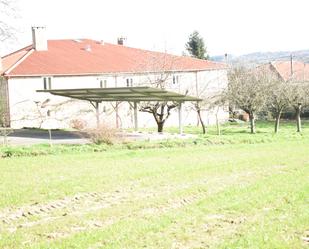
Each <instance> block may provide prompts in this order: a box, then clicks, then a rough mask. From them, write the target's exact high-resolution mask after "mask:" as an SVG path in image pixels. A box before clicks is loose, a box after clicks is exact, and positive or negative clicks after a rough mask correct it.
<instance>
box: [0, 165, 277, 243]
mask: <svg viewBox="0 0 309 249" xmlns="http://www.w3.org/2000/svg"><path fill="white" fill-rule="evenodd" d="M276 169H277V168H276V167H274V171H275V170H276ZM274 171H272V173H268V174H265V173H264V172H262V174H260V177H267V175H271V174H274V173H275V172H274ZM258 178H259V177H257V174H256V172H254V171H252V172H248V171H244V172H237V173H236V174H231V175H225V176H221V177H214V178H210V179H199V180H197V181H192V182H190V183H186V184H181V185H179V184H176V185H166V186H161V187H157V188H156V189H155V190H154V189H152V190H147V189H141V190H140V191H136V190H135V189H134V188H131V189H129V191H128V189H124V190H117V191H115V192H110V193H106V192H103V193H99V192H93V193H84V194H78V195H75V196H73V197H67V198H64V199H60V200H56V201H53V202H50V203H47V204H35V205H28V206H24V207H21V208H19V209H17V210H7V211H6V212H2V213H1V214H0V217H2V222H3V224H4V227H5V229H6V230H7V231H9V232H11V233H14V232H16V231H17V230H18V229H21V228H23V229H28V228H30V227H33V226H36V225H42V224H46V223H47V224H49V223H51V222H54V221H56V220H61V219H63V218H65V216H72V217H83V216H84V215H87V214H89V213H90V214H93V213H96V212H97V211H100V210H102V209H106V208H111V207H113V206H122V205H126V203H128V202H132V201H134V202H135V201H137V202H140V201H144V200H145V199H146V200H148V199H151V198H154V199H155V198H157V197H160V196H167V197H168V196H170V195H173V194H175V193H177V191H186V190H189V189H190V188H192V187H197V186H201V187H205V186H207V187H208V186H212V188H209V189H207V190H204V191H197V192H194V193H193V194H192V195H188V196H185V197H181V198H179V197H176V198H169V199H168V200H167V201H166V202H164V203H163V204H161V205H157V206H155V207H154V206H151V205H150V206H148V207H146V208H142V209H139V210H136V211H135V212H133V213H131V214H124V215H120V216H117V217H110V218H108V219H107V220H105V221H103V222H102V221H97V220H91V221H89V222H87V223H86V225H84V226H80V227H77V226H74V225H73V226H72V225H71V227H69V229H68V230H69V232H67V233H61V232H54V233H49V234H45V235H44V236H45V237H46V238H47V239H49V240H50V239H51V240H54V239H62V238H66V237H69V236H71V235H73V234H76V233H78V232H81V231H85V230H91V229H103V228H106V227H108V226H110V225H113V224H115V223H117V222H118V221H120V220H123V219H128V218H130V217H136V218H145V217H149V216H150V217H152V216H158V215H164V214H166V213H168V212H170V211H173V210H177V209H181V208H184V207H185V206H188V205H192V204H193V203H196V202H198V201H200V200H202V199H203V198H207V196H210V195H213V194H216V193H219V192H220V191H222V190H224V189H226V188H227V187H229V186H232V185H235V184H240V185H241V186H246V185H247V184H250V183H252V181H256V180H258ZM56 212H63V214H62V215H56V214H55V213H56ZM218 217H219V216H218ZM218 217H217V218H218ZM33 218H36V219H37V220H35V221H31V219H33ZM221 218H222V217H221ZM37 236H39V235H37Z"/></svg>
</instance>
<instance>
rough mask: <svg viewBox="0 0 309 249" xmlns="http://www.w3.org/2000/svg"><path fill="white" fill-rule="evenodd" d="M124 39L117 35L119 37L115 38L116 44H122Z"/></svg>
mask: <svg viewBox="0 0 309 249" xmlns="http://www.w3.org/2000/svg"><path fill="white" fill-rule="evenodd" d="M125 40H127V38H125V37H119V38H118V39H117V44H118V45H123V44H124V41H125Z"/></svg>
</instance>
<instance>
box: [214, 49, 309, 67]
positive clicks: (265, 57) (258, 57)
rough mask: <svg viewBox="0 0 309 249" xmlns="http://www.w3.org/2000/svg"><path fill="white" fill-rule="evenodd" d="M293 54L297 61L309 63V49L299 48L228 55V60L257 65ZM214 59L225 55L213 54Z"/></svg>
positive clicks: (287, 58) (286, 57) (221, 59)
mask: <svg viewBox="0 0 309 249" xmlns="http://www.w3.org/2000/svg"><path fill="white" fill-rule="evenodd" d="M291 54H292V55H293V59H294V60H297V61H303V62H306V63H309V50H299V51H292V52H291V51H280V52H256V53H250V54H245V55H240V56H234V55H228V61H229V62H230V63H235V64H246V65H256V64H262V63H267V62H270V61H279V60H282V61H285V60H290V56H291ZM211 59H212V60H214V61H224V60H225V58H224V55H222V56H212V57H211Z"/></svg>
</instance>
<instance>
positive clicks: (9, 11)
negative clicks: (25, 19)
mask: <svg viewBox="0 0 309 249" xmlns="http://www.w3.org/2000/svg"><path fill="white" fill-rule="evenodd" d="M15 2H16V1H14V0H13V1H12V0H0V16H1V19H0V41H1V42H4V41H5V40H8V39H12V38H14V33H15V31H16V30H15V28H14V27H13V26H12V25H11V22H12V20H13V19H14V18H16V7H15V5H16V3H15Z"/></svg>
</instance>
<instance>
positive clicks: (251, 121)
mask: <svg viewBox="0 0 309 249" xmlns="http://www.w3.org/2000/svg"><path fill="white" fill-rule="evenodd" d="M249 120H250V130H251V133H252V134H254V133H255V117H254V114H253V113H251V114H249Z"/></svg>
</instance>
